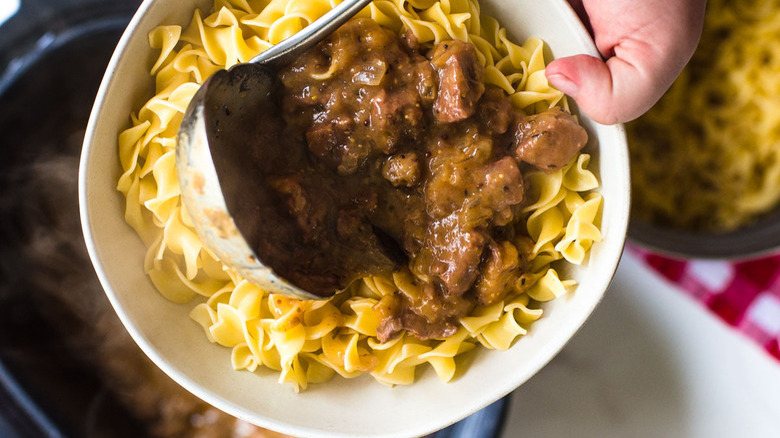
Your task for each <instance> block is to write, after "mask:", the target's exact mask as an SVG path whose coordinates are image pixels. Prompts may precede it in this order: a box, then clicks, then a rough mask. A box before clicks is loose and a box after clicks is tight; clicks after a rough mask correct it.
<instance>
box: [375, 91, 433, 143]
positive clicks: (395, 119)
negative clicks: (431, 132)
mask: <svg viewBox="0 0 780 438" xmlns="http://www.w3.org/2000/svg"><path fill="white" fill-rule="evenodd" d="M423 120H424V118H423V113H422V108H421V107H420V105H419V97H418V95H417V91H416V90H415V89H413V88H398V89H394V90H391V91H390V92H387V91H385V90H380V91H379V92H377V94H376V96H374V97H373V98H372V99H371V122H370V123H371V128H372V129H371V131H370V133H369V134H370V135H371V137H372V138H373V140H374V143H375V146H376V149H377V150H379V151H381V152H383V153H385V154H389V153H391V152H392V151H393V150H395V148H396V146H397V145H398V143H399V142H400V141H401V140H403V139H404V138H415V137H416V136H417V134H418V133H419V131H420V129H421V128H422V126H423Z"/></svg>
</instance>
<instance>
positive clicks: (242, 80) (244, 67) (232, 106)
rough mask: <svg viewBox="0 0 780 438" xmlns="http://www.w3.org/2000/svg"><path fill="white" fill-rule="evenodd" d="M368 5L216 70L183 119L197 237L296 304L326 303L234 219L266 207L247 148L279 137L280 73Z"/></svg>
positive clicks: (181, 151)
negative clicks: (274, 122)
mask: <svg viewBox="0 0 780 438" xmlns="http://www.w3.org/2000/svg"><path fill="white" fill-rule="evenodd" d="M369 3H371V0H345V1H344V2H342V3H340V4H339V5H338V6H336V7H335V8H333V9H332V10H330V11H329V12H328V13H327V14H325V15H323V16H322V17H320V18H319V19H318V20H316V21H315V22H313V23H311V24H310V25H309V26H307V27H305V28H304V29H303V30H301V31H300V32H298V33H296V34H295V35H293V36H292V37H290V38H288V39H286V40H284V41H282V42H281V43H279V44H277V45H275V46H272V47H271V48H269V49H268V50H266V51H265V52H263V53H261V54H260V55H258V56H257V57H255V58H254V59H252V60H251V61H250V62H249V63H246V64H237V65H234V66H232V67H231V68H230V69H228V70H220V71H217V72H216V73H214V74H213V75H212V76H211V77H209V78H208V79H207V80H206V81H205V82H204V83H203V84H202V85H201V87H200V89H199V90H198V92H197V93H196V94H195V96H194V97H193V99H192V101H191V102H190V104H189V106H188V108H187V111H186V112H185V113H184V118H183V120H182V123H181V127H180V128H179V134H178V141H177V147H176V172H177V176H178V178H179V186H180V187H181V194H182V199H183V202H184V206H185V207H186V209H187V212H188V213H189V216H190V218H191V219H192V221H193V224H194V225H195V229H196V231H197V233H198V236H199V237H200V239H201V240H202V241H203V243H204V245H205V246H206V247H207V248H208V249H210V250H211V251H213V252H214V253H215V254H216V255H217V256H218V257H219V259H220V260H221V261H222V262H223V263H225V264H226V265H228V266H230V267H231V268H233V269H234V270H236V271H237V272H238V273H240V274H241V275H242V276H243V277H244V278H246V279H247V280H249V281H250V282H252V283H254V284H256V285H258V286H260V287H262V288H263V289H265V290H266V291H268V292H272V293H276V294H282V295H287V296H289V297H292V298H299V299H318V298H323V297H322V296H319V295H316V294H314V293H311V292H309V291H306V290H303V289H302V288H300V287H298V286H296V285H295V284H293V283H291V282H290V281H288V280H287V279H285V278H282V277H280V276H279V275H277V274H276V273H275V272H274V269H273V268H272V267H271V266H268V265H267V264H265V263H264V262H263V260H261V258H260V257H258V255H257V254H256V253H255V251H254V250H253V249H252V247H251V246H250V244H249V243H248V242H247V234H253V230H252V229H251V228H252V227H250V226H243V227H242V228H243V229H239V225H238V224H237V222H236V220H235V216H236V215H237V214H243V215H244V216H246V215H253V214H257V213H256V212H257V211H261V212H262V211H264V208H263V207H264V204H267V203H268V202H269V200H268V198H267V197H264V196H262V192H261V191H259V190H258V189H257V188H259V187H262V185H263V183H262V181H259V179H258V175H257V174H256V173H257V172H256V171H254V169H253V168H252V166H251V161H250V160H248V159H247V158H248V157H246V150H247V148H246V145H247V144H248V143H251V142H260V143H262V142H264V141H269V140H271V139H266V138H264V137H266V136H268V135H273V134H272V133H273V132H275V130H274V129H273V128H274V127H273V126H264V125H263V124H264V123H266V124H267V123H269V122H268V121H267V119H265V118H263V117H262V114H273V113H274V111H276V110H277V108H276V106H275V105H274V104H273V98H272V97H273V96H272V94H273V93H274V92H275V90H276V88H277V87H278V86H279V84H278V81H276V80H275V78H276V71H277V69H278V68H279V67H281V66H284V65H286V64H288V63H289V62H290V61H292V60H293V59H295V58H296V57H297V56H299V55H300V54H301V53H303V52H304V51H306V50H308V49H310V48H311V47H313V46H314V45H316V44H317V43H318V42H320V41H321V40H323V39H324V38H325V37H327V36H328V35H329V34H330V33H332V32H333V31H334V30H335V29H337V28H338V27H339V26H341V25H342V24H344V23H345V22H346V21H347V20H349V19H350V18H351V17H353V16H354V15H355V14H357V13H358V12H359V11H360V10H361V9H363V8H364V7H365V6H366V5H368V4H369ZM247 117H255V119H253V120H247ZM266 128H267V129H266ZM218 168H219V169H220V171H218ZM226 197H230V198H231V202H228V199H226ZM335 292H337V291H335V290H334V291H333V293H335Z"/></svg>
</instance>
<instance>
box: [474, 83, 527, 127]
mask: <svg viewBox="0 0 780 438" xmlns="http://www.w3.org/2000/svg"><path fill="white" fill-rule="evenodd" d="M476 117H478V119H479V121H480V123H481V124H482V126H483V127H484V129H485V130H486V131H487V134H488V135H495V134H503V133H505V132H506V131H507V130H508V129H509V125H511V123H512V122H513V121H514V120H516V119H520V118H524V117H525V114H524V113H523V112H522V111H521V110H519V109H516V108H515V107H513V106H512V101H511V100H510V99H509V98H508V97H507V96H506V95H505V94H504V90H502V89H500V88H497V87H489V88H487V89H486V90H485V94H484V95H483V96H482V99H480V101H479V106H478V107H477V112H476Z"/></svg>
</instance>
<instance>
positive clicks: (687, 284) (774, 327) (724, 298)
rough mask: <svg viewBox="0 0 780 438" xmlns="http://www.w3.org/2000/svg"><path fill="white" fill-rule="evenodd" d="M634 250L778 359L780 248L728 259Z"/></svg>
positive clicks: (779, 332)
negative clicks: (777, 251)
mask: <svg viewBox="0 0 780 438" xmlns="http://www.w3.org/2000/svg"><path fill="white" fill-rule="evenodd" d="M630 250H631V251H632V252H633V253H634V254H636V255H638V256H639V257H640V258H641V259H642V260H644V262H645V263H646V264H647V265H648V266H649V267H651V268H652V269H653V270H655V271H656V272H658V273H659V274H660V275H662V276H663V277H665V278H666V279H668V280H669V281H671V282H672V283H674V284H675V285H677V286H678V287H679V288H680V289H682V290H684V291H685V292H686V293H687V294H688V295H690V296H691V297H693V298H694V299H695V300H697V301H699V302H700V303H701V304H703V305H705V306H706V307H707V308H708V309H710V311H712V312H713V313H714V314H716V315H718V316H719V317H720V319H722V320H723V321H725V322H726V323H728V324H729V325H731V326H732V327H734V328H736V329H737V330H738V331H739V332H741V333H742V334H744V335H745V336H747V337H748V338H750V339H752V340H753V341H755V342H756V343H758V344H759V345H760V346H762V347H763V348H764V349H766V351H767V352H768V353H769V354H770V355H772V356H774V357H775V358H776V359H778V360H780V254H777V255H773V256H769V257H764V258H760V259H755V260H750V261H744V262H728V261H710V260H696V259H691V260H675V259H671V258H668V257H664V256H661V255H658V254H654V253H651V252H647V251H645V250H643V249H640V248H637V247H635V246H631V247H630Z"/></svg>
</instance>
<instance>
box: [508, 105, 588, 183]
mask: <svg viewBox="0 0 780 438" xmlns="http://www.w3.org/2000/svg"><path fill="white" fill-rule="evenodd" d="M587 142H588V133H587V132H586V131H585V129H584V128H583V127H582V126H580V124H579V123H577V120H576V119H575V118H574V117H573V116H572V115H571V114H569V113H567V112H566V111H564V110H563V109H562V108H560V107H556V108H552V109H549V110H547V111H544V112H542V113H539V114H534V115H532V116H530V117H528V118H526V119H523V120H521V121H520V122H519V123H518V124H517V130H516V131H515V154H516V155H517V158H518V159H519V160H522V161H525V162H526V163H529V164H532V165H534V166H536V167H538V168H539V169H542V170H545V171H548V172H550V171H554V170H556V169H560V168H561V167H563V166H565V165H566V164H567V163H569V161H571V160H572V158H574V156H575V155H577V153H578V152H579V151H580V150H581V149H582V148H583V147H584V146H585V143H587Z"/></svg>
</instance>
